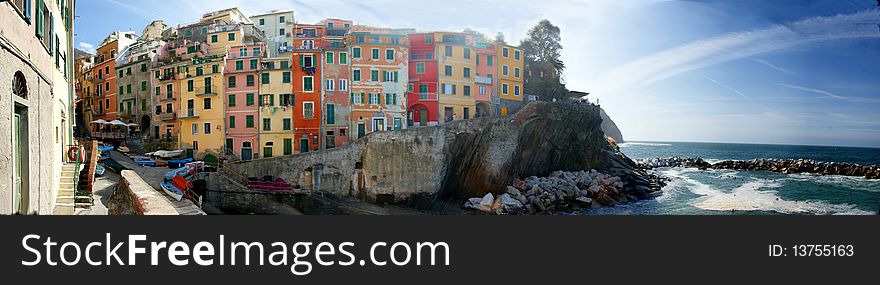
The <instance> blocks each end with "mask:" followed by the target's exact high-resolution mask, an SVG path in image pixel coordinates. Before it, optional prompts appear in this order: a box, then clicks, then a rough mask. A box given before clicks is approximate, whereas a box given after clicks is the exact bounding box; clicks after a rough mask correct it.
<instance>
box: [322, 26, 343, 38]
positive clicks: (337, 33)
mask: <svg viewBox="0 0 880 285" xmlns="http://www.w3.org/2000/svg"><path fill="white" fill-rule="evenodd" d="M346 34H348V30H346V29H342V28H330V29H327V36H328V37H338V38H341V37H345V36H346Z"/></svg>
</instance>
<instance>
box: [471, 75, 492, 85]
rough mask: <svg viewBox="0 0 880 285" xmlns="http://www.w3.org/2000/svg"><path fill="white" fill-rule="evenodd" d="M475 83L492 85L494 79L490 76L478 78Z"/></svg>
mask: <svg viewBox="0 0 880 285" xmlns="http://www.w3.org/2000/svg"><path fill="white" fill-rule="evenodd" d="M474 81H475V82H476V83H477V84H487V85H492V77H488V76H477V77H475V78H474Z"/></svg>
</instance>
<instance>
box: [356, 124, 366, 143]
mask: <svg viewBox="0 0 880 285" xmlns="http://www.w3.org/2000/svg"><path fill="white" fill-rule="evenodd" d="M366 135H367V125H364V124H363V123H360V124H358V137H357V138H358V139H360V138H362V137H364V136H366Z"/></svg>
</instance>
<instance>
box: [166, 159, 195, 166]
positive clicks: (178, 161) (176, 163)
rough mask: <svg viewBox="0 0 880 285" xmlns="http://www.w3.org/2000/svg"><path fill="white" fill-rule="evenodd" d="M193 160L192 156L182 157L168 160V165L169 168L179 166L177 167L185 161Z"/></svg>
mask: <svg viewBox="0 0 880 285" xmlns="http://www.w3.org/2000/svg"><path fill="white" fill-rule="evenodd" d="M193 161H195V160H193V159H192V158H183V159H174V160H169V161H168V167H171V168H179V167H182V166H184V165H186V164H187V163H190V162H193Z"/></svg>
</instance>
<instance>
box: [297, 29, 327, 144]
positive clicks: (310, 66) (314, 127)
mask: <svg viewBox="0 0 880 285" xmlns="http://www.w3.org/2000/svg"><path fill="white" fill-rule="evenodd" d="M325 31H326V28H325V27H324V26H323V25H307V24H297V25H296V29H295V33H294V39H293V61H294V67H293V94H295V95H294V96H295V100H294V102H293V126H294V130H295V133H296V142H295V143H296V150H297V151H298V152H309V151H316V150H319V149H320V148H321V137H322V136H321V121H322V120H321V119H322V118H323V117H322V112H321V110H322V108H321V107H319V106H320V104H321V102H322V101H321V90H322V87H321V78H322V73H321V72H322V70H321V65H320V64H318V63H319V62H321V53H322V52H323V47H324V44H325V43H324V36H325Z"/></svg>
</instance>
